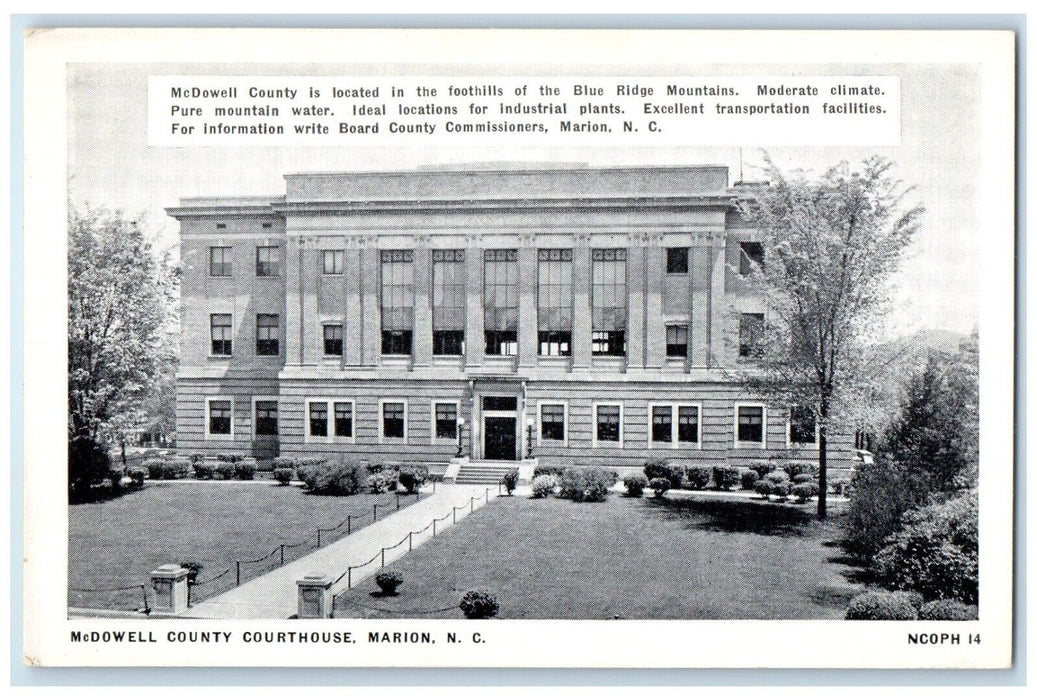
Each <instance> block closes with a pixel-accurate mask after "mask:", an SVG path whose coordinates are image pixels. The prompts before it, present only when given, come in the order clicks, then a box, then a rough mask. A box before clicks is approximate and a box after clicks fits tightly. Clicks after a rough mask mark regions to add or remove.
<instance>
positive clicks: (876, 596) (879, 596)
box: [846, 591, 918, 620]
mask: <svg viewBox="0 0 1037 700" xmlns="http://www.w3.org/2000/svg"><path fill="white" fill-rule="evenodd" d="M846 619H847V620H917V619H918V612H917V611H916V610H915V606H914V605H912V603H911V598H910V596H907V595H905V594H903V593H891V592H889V591H867V592H865V593H861V594H860V595H857V596H855V597H854V598H853V600H851V601H850V606H849V607H848V608H847V609H846Z"/></svg>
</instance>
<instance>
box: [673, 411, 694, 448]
mask: <svg viewBox="0 0 1037 700" xmlns="http://www.w3.org/2000/svg"><path fill="white" fill-rule="evenodd" d="M677 442H690V443H694V444H696V445H697V444H698V442H699V407H698V406H678V407H677Z"/></svg>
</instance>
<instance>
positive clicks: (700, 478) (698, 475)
mask: <svg viewBox="0 0 1037 700" xmlns="http://www.w3.org/2000/svg"><path fill="white" fill-rule="evenodd" d="M712 476H713V470H712V469H710V468H709V467H688V468H687V469H686V470H685V472H684V478H685V480H686V481H687V482H688V488H690V489H693V490H695V491H701V490H702V489H704V488H706V484H708V483H709V480H710V478H711V477H712ZM671 483H672V480H671Z"/></svg>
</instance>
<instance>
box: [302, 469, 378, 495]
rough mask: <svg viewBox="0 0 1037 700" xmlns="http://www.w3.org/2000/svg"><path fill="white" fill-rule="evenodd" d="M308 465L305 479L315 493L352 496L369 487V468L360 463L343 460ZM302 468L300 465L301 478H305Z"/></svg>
mask: <svg viewBox="0 0 1037 700" xmlns="http://www.w3.org/2000/svg"><path fill="white" fill-rule="evenodd" d="M307 466H308V471H307V473H306V477H305V479H304V480H305V481H306V486H307V487H308V488H309V489H310V491H312V492H313V493H319V494H325V495H328V496H352V495H353V494H357V493H360V492H361V491H362V490H364V489H365V488H367V485H368V480H367V477H368V470H367V467H364V466H361V465H359V464H355V463H351V462H346V461H341V462H330V463H323V464H320V465H307ZM302 469H303V468H302V466H300V467H299V471H300V475H299V476H300V478H303V476H302V473H301V472H302Z"/></svg>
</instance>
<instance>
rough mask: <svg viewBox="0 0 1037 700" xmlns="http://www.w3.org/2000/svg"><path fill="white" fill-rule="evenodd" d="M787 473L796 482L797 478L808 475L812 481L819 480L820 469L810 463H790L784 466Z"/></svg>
mask: <svg viewBox="0 0 1037 700" xmlns="http://www.w3.org/2000/svg"><path fill="white" fill-rule="evenodd" d="M782 469H784V470H785V473H786V474H788V475H789V478H791V479H792V480H793V481H795V480H796V477H797V476H800V475H801V474H802V475H806V476H809V477H810V478H811V479H815V478H817V473H818V468H817V466H815V465H813V464H811V463H810V462H789V463H788V464H785V465H784V466H782Z"/></svg>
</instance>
